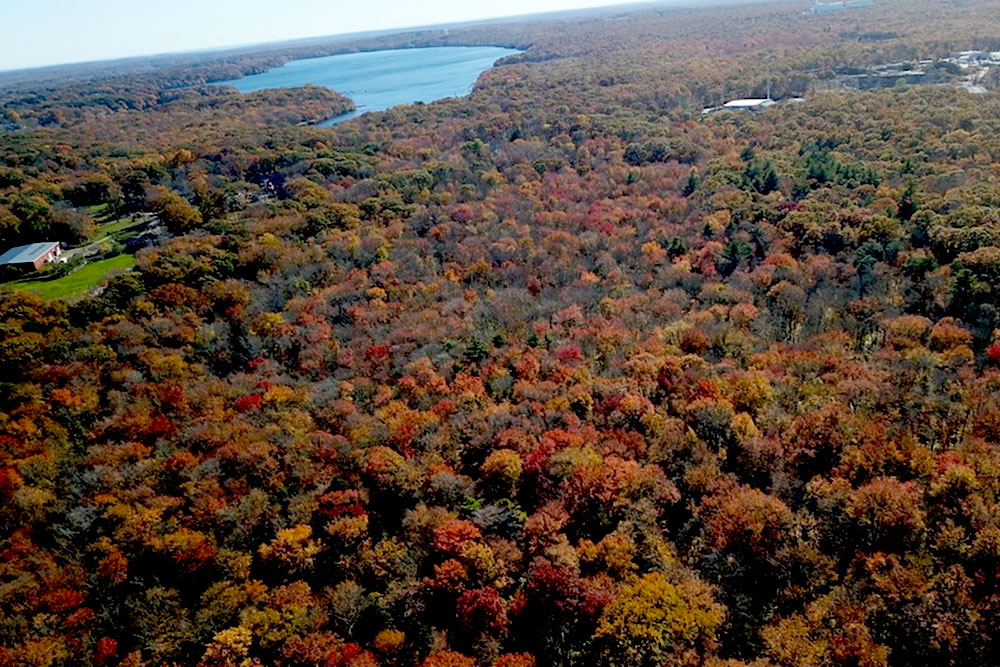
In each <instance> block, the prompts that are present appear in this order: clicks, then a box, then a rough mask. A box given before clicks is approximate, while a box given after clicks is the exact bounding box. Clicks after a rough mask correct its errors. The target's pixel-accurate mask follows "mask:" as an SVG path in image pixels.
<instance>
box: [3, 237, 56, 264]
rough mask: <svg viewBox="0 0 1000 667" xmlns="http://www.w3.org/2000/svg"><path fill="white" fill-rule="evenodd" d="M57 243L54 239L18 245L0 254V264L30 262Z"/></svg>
mask: <svg viewBox="0 0 1000 667" xmlns="http://www.w3.org/2000/svg"><path fill="white" fill-rule="evenodd" d="M57 245H59V244H58V243H56V242H55V241H43V242H42V243H29V244H28V245H19V246H17V247H16V248H11V249H10V250H8V251H7V252H5V253H4V254H2V255H0V264H32V263H34V261H35V260H36V259H38V258H39V257H41V256H42V255H44V254H45V253H47V252H48V251H49V250H51V249H52V246H57Z"/></svg>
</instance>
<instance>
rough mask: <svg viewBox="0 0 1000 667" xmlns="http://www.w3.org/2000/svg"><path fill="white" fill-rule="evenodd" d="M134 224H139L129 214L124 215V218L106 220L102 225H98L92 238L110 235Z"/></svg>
mask: <svg viewBox="0 0 1000 667" xmlns="http://www.w3.org/2000/svg"><path fill="white" fill-rule="evenodd" d="M136 224H139V222H138V221H136V220H133V219H132V218H131V217H129V216H126V217H124V218H118V219H117V220H112V221H110V222H106V223H104V224H103V225H98V226H97V233H96V234H95V235H94V238H95V239H96V238H103V237H105V236H112V235H113V234H115V233H116V232H120V231H121V230H123V229H125V228H126V227H131V226H132V225H136Z"/></svg>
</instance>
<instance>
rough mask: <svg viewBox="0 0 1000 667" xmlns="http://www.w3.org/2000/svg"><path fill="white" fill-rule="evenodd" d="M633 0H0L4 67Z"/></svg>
mask: <svg viewBox="0 0 1000 667" xmlns="http://www.w3.org/2000/svg"><path fill="white" fill-rule="evenodd" d="M627 2H635V0H503V1H502V2H488V1H484V0H368V1H367V2H366V1H365V0H360V1H356V0H355V1H348V0H161V2H150V1H149V0H0V26H2V30H0V32H2V36H0V70H10V69H22V68H27V67H39V66H43V65H56V64H62V63H72V62H84V61H88V60H106V59H110V58H123V57H128V56H139V55H151V54H157V53H168V52H173V51H194V50H198V49H209V48H216V47H221V46H234V45H242V44H255V43H259V42H271V41H280V40H286V39H296V38H299V37H320V36H325V35H335V34H341V33H347V32H359V31H364V30H382V29H389V28H405V27H411V26H421V25H433V24H437V23H453V22H462V21H471V20H477V19H484V18H494V17H498V16H516V15H519V14H532V13H538V12H547V11H558V10H564V9H576V8H583V7H600V6H603V5H612V4H625V3H627Z"/></svg>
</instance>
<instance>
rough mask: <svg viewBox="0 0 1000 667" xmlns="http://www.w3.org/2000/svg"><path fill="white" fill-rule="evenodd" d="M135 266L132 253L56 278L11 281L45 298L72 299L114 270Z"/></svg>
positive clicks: (95, 263) (85, 266) (22, 290)
mask: <svg viewBox="0 0 1000 667" xmlns="http://www.w3.org/2000/svg"><path fill="white" fill-rule="evenodd" d="M133 266H135V257H133V256H132V255H118V256H117V257H111V258H110V259H102V260H101V261H99V262H91V263H90V264H85V265H84V266H82V267H80V268H79V269H77V270H76V271H74V272H73V273H71V274H69V275H67V276H63V277H62V278H57V279H56V280H47V281H42V280H36V281H30V282H19V283H11V285H10V286H11V288H13V289H15V290H18V291H21V292H30V293H32V294H36V295H38V296H40V297H43V298H45V299H71V298H73V297H77V296H80V295H82V294H85V293H86V292H88V291H90V290H91V289H92V288H94V287H96V286H97V285H99V284H100V283H101V281H102V280H104V278H105V276H107V275H108V274H109V273H110V272H112V271H120V270H122V269H130V268H132V267H133Z"/></svg>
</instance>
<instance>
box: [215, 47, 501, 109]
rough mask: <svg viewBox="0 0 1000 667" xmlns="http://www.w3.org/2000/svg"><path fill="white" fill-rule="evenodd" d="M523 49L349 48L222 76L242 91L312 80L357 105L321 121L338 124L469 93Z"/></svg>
mask: <svg viewBox="0 0 1000 667" xmlns="http://www.w3.org/2000/svg"><path fill="white" fill-rule="evenodd" d="M515 53H521V52H520V51H517V50H515V49H504V48H500V47H496V46H442V47H432V48H425V49H397V50H393V51H369V52H366V53H346V54H343V55H339V56H326V57H324V58H308V59H305V60H293V61H291V62H289V63H286V64H284V65H282V66H281V67H278V68H275V69H272V70H269V71H267V72H264V73H263V74H253V75H251V76H247V77H243V78H242V79H232V80H229V81H219V82H217V84H218V85H221V86H232V87H233V88H236V89H237V90H239V91H240V92H241V93H250V92H253V91H255V90H262V89H264V88H291V87H294V86H304V85H306V84H310V83H311V84H313V85H316V86H324V87H326V88H330V89H332V90H335V91H337V92H338V93H341V94H342V95H347V96H348V97H350V98H351V99H352V100H354V103H355V104H356V105H357V109H355V110H354V111H351V112H349V113H346V114H343V115H340V116H337V117H335V118H330V119H329V120H326V121H323V122H322V123H320V125H334V124H335V123H340V122H343V121H345V120H348V119H349V118H354V117H355V116H360V115H361V114H363V113H365V112H367V111H380V110H382V109H388V108H390V107H394V106H396V105H397V104H412V103H414V102H433V101H434V100H440V99H444V98H446V97H461V96H462V95H468V94H469V92H470V91H471V90H472V85H473V84H474V83H475V82H476V79H477V78H479V75H480V74H481V73H483V72H484V71H486V70H488V69H489V68H490V67H493V64H494V63H495V62H496V61H497V60H499V59H500V58H503V57H504V56H509V55H513V54H515Z"/></svg>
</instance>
